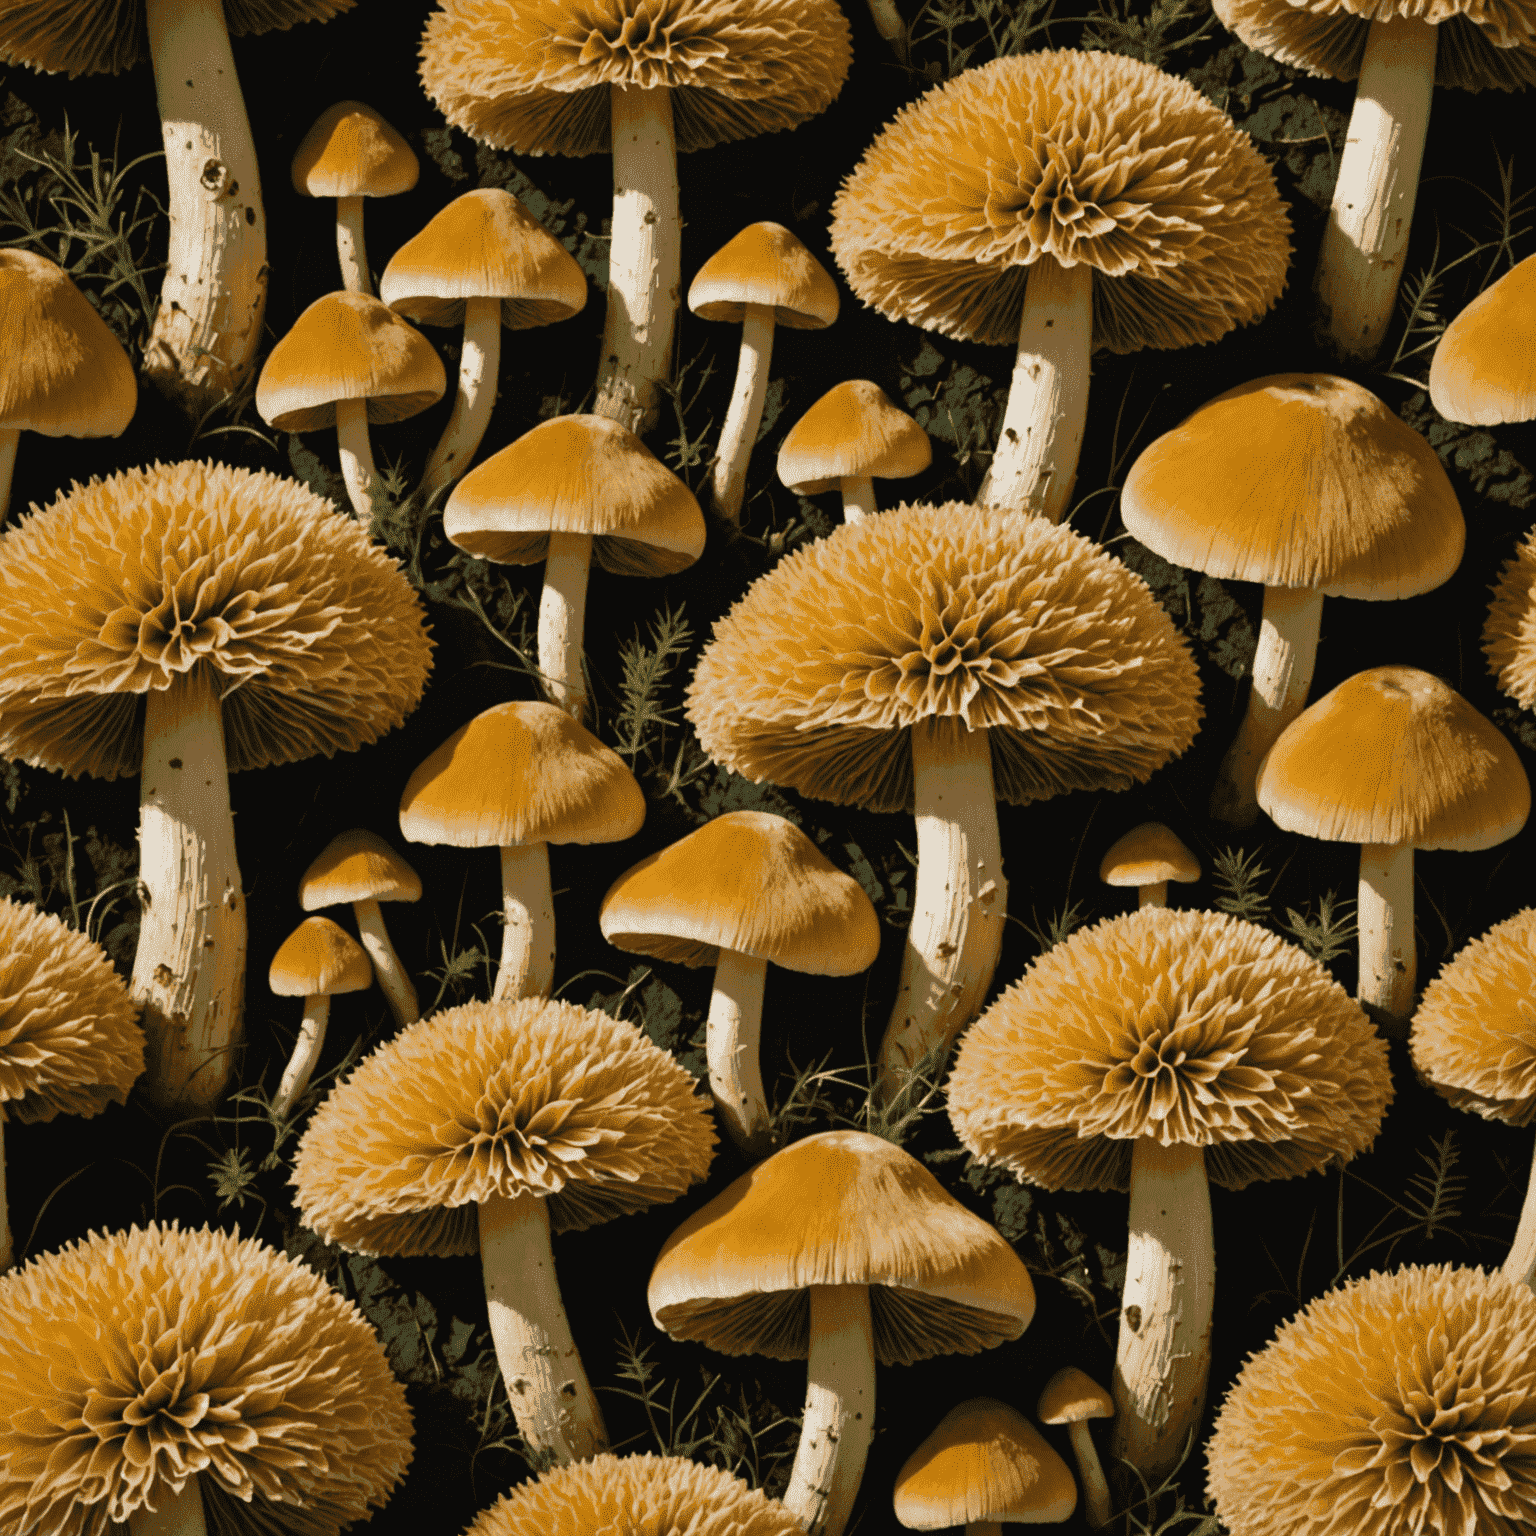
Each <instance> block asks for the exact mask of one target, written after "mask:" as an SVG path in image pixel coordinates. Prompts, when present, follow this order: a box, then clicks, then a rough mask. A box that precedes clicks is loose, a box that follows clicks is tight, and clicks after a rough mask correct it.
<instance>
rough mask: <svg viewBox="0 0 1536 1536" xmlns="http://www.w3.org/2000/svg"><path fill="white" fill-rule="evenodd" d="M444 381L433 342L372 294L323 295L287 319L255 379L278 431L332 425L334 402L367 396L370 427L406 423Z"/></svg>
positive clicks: (262, 406)
mask: <svg viewBox="0 0 1536 1536" xmlns="http://www.w3.org/2000/svg"><path fill="white" fill-rule="evenodd" d="M447 387H448V379H447V375H446V374H445V373H444V372H443V360H442V359H441V358H440V357H439V356H438V355H437V352H436V351H435V350H434V348H433V346H432V343H431V342H430V341H428V340H427V338H426V337H425V336H423V335H422V334H421V332H420V331H418V330H417V329H416V328H415V327H414V326H412V325H408V324H407V323H406V322H405V321H404V320H402V319H401V318H400V316H399V315H397V314H396V313H395V312H394V310H392V309H391V308H390V307H389V305H387V304H385V303H383V302H382V301H381V300H379V299H376V298H374V297H373V295H372V294H371V293H346V292H340V291H338V292H336V293H327V294H325V295H324V296H323V297H321V298H318V299H316V300H315V302H314V303H313V304H311V305H310V306H309V308H308V309H306V310H305V311H304V313H303V314H302V315H300V316H299V318H298V319H297V320H295V321H294V322H293V329H292V330H291V331H289V332H288V334H287V335H286V336H284V337H283V339H282V340H281V341H280V342H278V344H277V345H276V346H275V347H273V348H272V350H271V352H270V353H268V355H267V360H266V362H265V363H264V364H263V365H262V369H261V377H260V378H259V379H258V380H257V381H256V411H257V414H258V415H259V416H260V417H261V419H262V420H263V421H264V422H266V423H267V425H268V426H269V427H276V428H277V429H278V430H279V431H281V432H318V431H319V430H321V429H322V428H324V427H334V426H335V425H336V402H337V401H338V400H366V401H367V402H368V420H369V421H371V422H372V423H374V425H376V426H377V425H380V424H382V423H385V422H391V421H404V420H405V418H406V417H407V416H414V415H416V414H417V412H418V411H424V410H426V408H427V407H428V406H429V405H435V404H436V403H437V402H438V401H439V400H441V399H442V397H443V391H444V390H445V389H446V388H447Z"/></svg>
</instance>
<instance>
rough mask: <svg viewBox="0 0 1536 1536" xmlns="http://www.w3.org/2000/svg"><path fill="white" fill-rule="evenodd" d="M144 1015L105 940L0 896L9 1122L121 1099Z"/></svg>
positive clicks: (140, 1062)
mask: <svg viewBox="0 0 1536 1536" xmlns="http://www.w3.org/2000/svg"><path fill="white" fill-rule="evenodd" d="M138 1018H139V1005H138V1004H137V1003H136V1002H134V1001H133V999H132V998H131V997H129V995H128V988H127V986H126V985H125V984H124V982H123V979H122V978H121V977H120V976H119V975H118V974H117V972H116V971H115V970H114V969H113V967H112V962H111V961H110V960H109V959H108V958H107V952H106V951H105V950H104V949H103V948H102V947H101V946H100V945H99V944H96V943H93V942H92V941H91V940H90V939H88V938H87V937H86V936H85V935H84V934H83V933H79V932H77V931H76V930H75V929H73V928H70V927H68V926H67V925H66V924H65V923H64V922H62V921H61V920H60V919H59V918H57V917H54V916H53V915H52V914H51V913H48V912H43V911H40V910H39V909H38V908H37V907H30V906H27V905H25V904H24V903H22V902H19V901H11V900H10V899H9V898H6V897H0V1113H3V1114H4V1116H5V1118H6V1119H8V1120H20V1121H22V1122H24V1123H25V1122H29V1121H36V1120H52V1119H53V1117H54V1116H55V1115H61V1114H62V1115H99V1114H100V1113H101V1111H102V1110H104V1109H105V1108H106V1107H107V1105H108V1104H121V1103H123V1102H124V1101H125V1100H126V1099H127V1097H128V1090H129V1089H130V1088H131V1087H132V1086H133V1084H134V1082H135V1081H136V1080H137V1078H138V1076H139V1073H141V1072H142V1071H143V1070H144V1031H143V1030H141V1029H140V1028H139V1024H138ZM3 1456H4V1446H3V1443H0V1458H3Z"/></svg>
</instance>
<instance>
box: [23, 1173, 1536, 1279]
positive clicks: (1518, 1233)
mask: <svg viewBox="0 0 1536 1536" xmlns="http://www.w3.org/2000/svg"><path fill="white" fill-rule="evenodd" d="M3 1198H4V1188H3V1186H0V1199H3ZM0 1257H3V1256H0ZM4 1267H5V1266H4V1264H3V1263H0V1269H3V1268H4ZM1503 1272H1504V1274H1505V1275H1506V1276H1507V1277H1508V1278H1509V1279H1511V1280H1513V1281H1514V1282H1515V1283H1516V1284H1517V1285H1527V1286H1529V1287H1530V1288H1531V1289H1532V1290H1533V1291H1536V1157H1533V1158H1532V1160H1531V1174H1530V1178H1529V1179H1527V1180H1526V1185H1525V1204H1524V1205H1522V1206H1521V1207H1520V1225H1519V1226H1518V1227H1516V1228H1515V1240H1514V1242H1512V1243H1511V1244H1510V1245H1509V1256H1508V1257H1507V1258H1506V1259H1505V1260H1504V1264H1503Z"/></svg>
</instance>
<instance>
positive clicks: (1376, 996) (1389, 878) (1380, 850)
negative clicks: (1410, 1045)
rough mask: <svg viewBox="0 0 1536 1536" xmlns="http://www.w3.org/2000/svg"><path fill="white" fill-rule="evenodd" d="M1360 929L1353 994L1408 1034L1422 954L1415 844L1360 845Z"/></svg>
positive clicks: (1395, 1030)
mask: <svg viewBox="0 0 1536 1536" xmlns="http://www.w3.org/2000/svg"><path fill="white" fill-rule="evenodd" d="M1355 921H1356V923H1357V925H1358V927H1359V933H1360V940H1359V942H1360V975H1359V979H1358V981H1357V982H1356V985H1355V996H1356V997H1357V998H1358V999H1359V1000H1360V1001H1361V1002H1362V1003H1369V1004H1370V1005H1371V1006H1372V1007H1374V1008H1379V1009H1380V1010H1381V1011H1382V1012H1383V1013H1386V1014H1389V1015H1390V1016H1391V1017H1392V1019H1393V1020H1395V1021H1396V1023H1397V1027H1396V1028H1389V1029H1388V1030H1387V1031H1386V1032H1387V1033H1388V1034H1391V1035H1393V1036H1394V1037H1396V1038H1405V1037H1406V1036H1405V1031H1406V1028H1407V1025H1406V1020H1407V1018H1408V1015H1409V1014H1411V1013H1412V1012H1413V990H1414V984H1415V982H1416V981H1417V979H1418V956H1417V954H1416V953H1415V946H1414V941H1413V848H1412V846H1411V845H1408V846H1402V845H1398V846H1394V845H1392V844H1389V843H1366V844H1365V845H1364V846H1362V848H1361V849H1360V890H1359V893H1358V897H1357V900H1356V902H1355Z"/></svg>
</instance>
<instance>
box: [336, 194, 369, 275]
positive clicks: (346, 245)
mask: <svg viewBox="0 0 1536 1536" xmlns="http://www.w3.org/2000/svg"><path fill="white" fill-rule="evenodd" d="M336 259H337V260H338V261H339V262H340V263H341V286H342V287H343V288H345V289H346V290H347V292H348V293H372V292H373V279H372V277H370V276H369V273H368V246H367V244H366V242H365V241H364V240H363V200H362V198H360V197H338V198H337V199H336Z"/></svg>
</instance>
